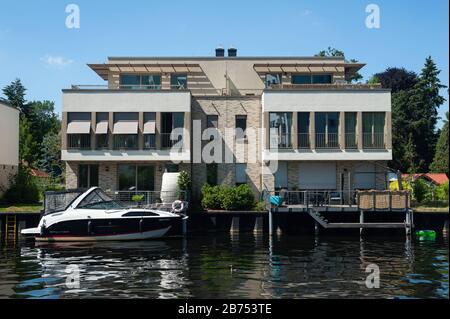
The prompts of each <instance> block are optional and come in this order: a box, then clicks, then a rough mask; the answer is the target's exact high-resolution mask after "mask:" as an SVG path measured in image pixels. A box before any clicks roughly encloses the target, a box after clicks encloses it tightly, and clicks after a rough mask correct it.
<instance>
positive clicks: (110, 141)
mask: <svg viewBox="0 0 450 319" xmlns="http://www.w3.org/2000/svg"><path fill="white" fill-rule="evenodd" d="M113 130H114V112H109V116H108V149H110V150H112V149H113V148H114V135H113V134H112V132H113Z"/></svg>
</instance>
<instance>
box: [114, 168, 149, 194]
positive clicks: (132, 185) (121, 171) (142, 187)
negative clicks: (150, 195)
mask: <svg viewBox="0 0 450 319" xmlns="http://www.w3.org/2000/svg"><path fill="white" fill-rule="evenodd" d="M117 170H118V177H119V190H122V191H130V190H139V191H153V190H154V182H155V178H154V176H155V167H154V166H141V165H128V164H121V165H119V166H118V169H117Z"/></svg>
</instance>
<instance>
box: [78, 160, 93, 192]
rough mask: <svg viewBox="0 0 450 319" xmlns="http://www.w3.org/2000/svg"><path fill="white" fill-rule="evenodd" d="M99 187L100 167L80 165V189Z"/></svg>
mask: <svg viewBox="0 0 450 319" xmlns="http://www.w3.org/2000/svg"><path fill="white" fill-rule="evenodd" d="M94 186H98V165H93V164H92V165H87V164H81V165H78V187H79V188H90V187H94Z"/></svg>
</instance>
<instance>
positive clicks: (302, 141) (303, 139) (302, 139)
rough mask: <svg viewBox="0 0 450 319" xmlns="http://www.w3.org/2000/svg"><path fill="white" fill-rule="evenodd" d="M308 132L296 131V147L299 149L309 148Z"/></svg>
mask: <svg viewBox="0 0 450 319" xmlns="http://www.w3.org/2000/svg"><path fill="white" fill-rule="evenodd" d="M309 137H310V135H309V133H298V148H299V149H309V148H311V143H310V140H309Z"/></svg>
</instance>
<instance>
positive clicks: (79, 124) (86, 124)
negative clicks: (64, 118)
mask: <svg viewBox="0 0 450 319" xmlns="http://www.w3.org/2000/svg"><path fill="white" fill-rule="evenodd" d="M90 133H91V122H90V121H74V122H70V123H69V124H68V125H67V134H90Z"/></svg>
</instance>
